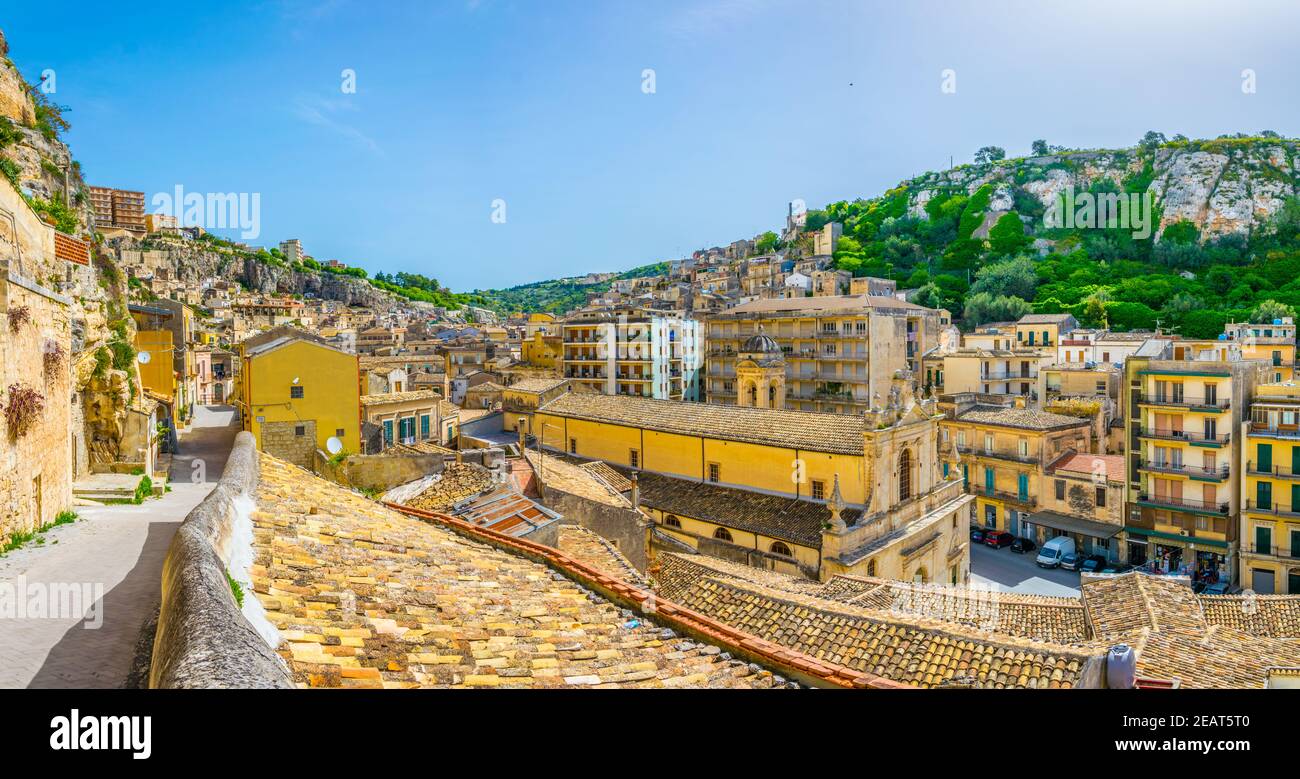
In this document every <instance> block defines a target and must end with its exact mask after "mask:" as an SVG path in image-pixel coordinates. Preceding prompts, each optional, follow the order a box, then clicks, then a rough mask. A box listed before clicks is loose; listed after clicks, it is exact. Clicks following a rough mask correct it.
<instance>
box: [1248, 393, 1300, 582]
mask: <svg viewBox="0 0 1300 779" xmlns="http://www.w3.org/2000/svg"><path fill="white" fill-rule="evenodd" d="M1242 429H1243V430H1245V443H1244V447H1243V448H1244V450H1245V453H1244V458H1245V467H1244V468H1243V469H1242V472H1241V479H1242V481H1243V488H1242V489H1243V492H1244V495H1245V505H1244V506H1243V507H1242V514H1241V572H1240V583H1241V586H1242V587H1249V588H1250V589H1252V590H1254V591H1255V592H1257V593H1259V594H1260V595H1273V594H1278V595H1281V594H1291V595H1296V594H1300V385H1297V384H1296V383H1295V382H1294V381H1286V382H1281V383H1271V384H1261V385H1259V386H1258V387H1256V388H1255V399H1254V401H1253V402H1252V403H1251V404H1250V418H1249V419H1248V420H1247V421H1246V422H1245V423H1244V424H1243V426H1242Z"/></svg>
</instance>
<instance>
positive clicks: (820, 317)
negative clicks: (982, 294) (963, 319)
mask: <svg viewBox="0 0 1300 779" xmlns="http://www.w3.org/2000/svg"><path fill="white" fill-rule="evenodd" d="M942 318H943V312H941V311H936V310H934V309H928V308H923V307H921V306H918V305H915V304H912V303H906V302H904V301H901V300H898V299H896V298H889V297H872V296H867V295H840V296H825V297H810V298H789V299H776V298H774V299H765V300H756V301H752V302H749V303H745V304H743V305H740V306H736V307H735V308H731V309H728V310H726V311H723V312H721V313H718V314H715V315H714V316H712V317H710V318H709V320H708V327H707V333H708V335H707V363H708V367H707V371H706V381H707V394H708V400H709V402H710V403H719V404H724V405H739V394H738V393H739V383H738V377H737V366H738V363H739V362H740V361H741V358H742V354H741V347H742V346H743V345H744V343H745V342H746V341H747V340H748V339H749V338H751V337H752V336H756V335H760V334H762V335H766V336H767V337H769V338H771V339H773V340H774V341H775V342H776V343H777V345H778V346H779V347H780V349H781V351H782V352H783V354H784V357H785V366H784V370H785V408H787V409H790V410H794V411H821V412H827V413H836V414H860V413H862V412H863V411H865V410H867V409H868V408H870V407H871V406H873V405H875V406H880V405H881V404H882V403H883V401H884V400H885V399H886V398H887V396H888V394H889V391H890V382H891V380H892V379H893V376H894V374H895V372H897V371H900V370H908V371H911V372H912V373H913V375H919V370H920V365H921V355H922V353H924V352H925V351H927V350H928V349H930V348H933V347H934V346H936V345H937V344H938V338H939V330H940V327H941V326H942V324H941V323H942ZM760 329H761V333H760Z"/></svg>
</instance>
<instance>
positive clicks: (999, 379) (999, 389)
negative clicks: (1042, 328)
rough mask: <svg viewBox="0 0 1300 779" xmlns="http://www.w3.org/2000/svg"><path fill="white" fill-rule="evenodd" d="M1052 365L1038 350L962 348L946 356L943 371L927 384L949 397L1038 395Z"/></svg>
mask: <svg viewBox="0 0 1300 779" xmlns="http://www.w3.org/2000/svg"><path fill="white" fill-rule="evenodd" d="M1050 362H1051V357H1048V356H1045V355H1044V354H1042V353H1041V352H1039V351H1038V350H1036V349H987V348H979V347H961V348H959V349H952V350H949V351H948V352H945V353H944V354H943V361H942V369H941V370H938V371H934V370H931V371H930V372H929V374H928V375H927V376H926V383H927V384H929V385H931V386H934V387H935V388H936V390H937V391H939V392H942V393H945V394H954V393H960V392H977V393H981V394H984V395H1022V396H1026V397H1028V396H1032V395H1036V394H1037V392H1038V382H1039V375H1040V371H1041V370H1042V367H1043V366H1044V365H1047V364H1049V363H1050Z"/></svg>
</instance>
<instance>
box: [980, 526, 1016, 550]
mask: <svg viewBox="0 0 1300 779" xmlns="http://www.w3.org/2000/svg"><path fill="white" fill-rule="evenodd" d="M1015 540H1016V537H1015V536H1013V535H1011V534H1010V533H1008V532H1007V531H1005V530H1003V531H1002V532H998V531H996V530H991V531H989V532H987V533H985V534H984V543H985V545H987V546H991V547H993V548H994V549H1001V548H1002V547H1004V546H1011V544H1012V543H1014V542H1015Z"/></svg>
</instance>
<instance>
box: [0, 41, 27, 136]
mask: <svg viewBox="0 0 1300 779" xmlns="http://www.w3.org/2000/svg"><path fill="white" fill-rule="evenodd" d="M0 35H3V33H0ZM6 51H7V47H6ZM4 56H5V55H4V54H3V53H0V57H4ZM0 116H3V117H5V118H7V119H10V120H12V121H13V122H14V124H20V125H29V124H32V123H33V122H35V121H36V107H35V106H33V105H32V98H31V96H30V95H28V94H27V85H26V84H25V83H24V82H23V79H22V76H20V75H19V74H18V71H17V70H16V69H15V68H14V66H13V65H12V64H11V63H10V62H9V61H8V59H4V60H3V61H0Z"/></svg>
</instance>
